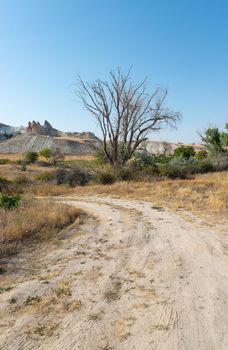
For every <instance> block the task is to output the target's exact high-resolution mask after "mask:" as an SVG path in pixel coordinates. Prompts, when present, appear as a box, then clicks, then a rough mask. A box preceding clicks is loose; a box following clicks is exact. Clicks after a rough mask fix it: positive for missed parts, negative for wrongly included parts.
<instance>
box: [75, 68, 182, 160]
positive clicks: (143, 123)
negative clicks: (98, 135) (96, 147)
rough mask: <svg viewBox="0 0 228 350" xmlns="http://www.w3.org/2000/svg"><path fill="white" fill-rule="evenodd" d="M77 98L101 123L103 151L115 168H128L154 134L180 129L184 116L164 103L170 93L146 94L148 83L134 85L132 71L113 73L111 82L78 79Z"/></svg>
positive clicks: (160, 90)
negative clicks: (131, 160) (168, 127)
mask: <svg viewBox="0 0 228 350" xmlns="http://www.w3.org/2000/svg"><path fill="white" fill-rule="evenodd" d="M78 86H79V87H78V90H77V95H78V96H79V98H80V100H81V102H82V104H83V105H84V107H85V109H86V110H87V111H89V112H90V113H91V114H92V115H93V116H94V117H95V118H96V119H97V122H98V126H99V128H100V130H101V132H102V135H103V149H104V154H105V156H106V158H107V159H108V161H109V162H110V163H112V164H124V163H125V162H126V161H127V160H128V159H130V158H131V157H132V155H133V154H134V152H135V150H136V149H137V147H138V146H139V145H140V144H141V143H142V141H144V140H145V139H146V138H147V137H148V135H149V134H150V133H151V132H153V131H158V130H160V129H161V128H162V127H164V126H167V125H169V126H172V127H174V126H175V125H176V122H177V120H178V119H180V117H181V116H180V113H177V112H173V111H172V110H170V109H168V108H167V107H166V106H165V104H164V102H165V98H166V96H167V90H163V89H161V88H157V89H155V90H154V91H153V93H152V94H148V93H147V92H146V79H145V80H143V81H142V82H140V83H137V84H134V83H133V82H132V80H131V78H130V70H129V71H128V73H126V74H125V73H123V72H122V71H121V69H117V72H112V71H111V72H110V80H109V81H105V80H100V79H98V80H96V81H95V82H92V83H88V82H85V81H83V80H82V79H81V78H80V77H79V79H78Z"/></svg>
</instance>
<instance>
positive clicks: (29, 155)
mask: <svg viewBox="0 0 228 350" xmlns="http://www.w3.org/2000/svg"><path fill="white" fill-rule="evenodd" d="M38 157H39V155H38V153H37V152H32V151H29V152H27V153H26V154H25V159H26V160H27V161H28V162H29V163H35V161H37V159H38Z"/></svg>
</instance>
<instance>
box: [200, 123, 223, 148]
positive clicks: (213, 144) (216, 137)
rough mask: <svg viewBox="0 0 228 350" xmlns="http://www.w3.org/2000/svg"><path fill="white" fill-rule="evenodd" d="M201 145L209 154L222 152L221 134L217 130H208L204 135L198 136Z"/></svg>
mask: <svg viewBox="0 0 228 350" xmlns="http://www.w3.org/2000/svg"><path fill="white" fill-rule="evenodd" d="M200 137H201V140H202V141H203V144H204V145H205V147H206V148H207V150H208V151H209V152H210V153H220V152H222V151H223V145H222V138H221V133H220V131H219V129H218V128H212V127H210V128H208V129H206V130H205V132H204V134H200Z"/></svg>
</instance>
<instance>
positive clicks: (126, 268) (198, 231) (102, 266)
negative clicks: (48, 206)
mask: <svg viewBox="0 0 228 350" xmlns="http://www.w3.org/2000/svg"><path fill="white" fill-rule="evenodd" d="M55 200H57V201H61V202H63V203H67V204H71V205H73V206H76V207H78V208H82V209H84V210H85V211H87V212H88V213H90V215H91V219H90V220H89V221H88V222H87V223H84V225H83V230H84V234H83V235H80V236H77V235H76V234H75V236H74V237H73V238H72V239H71V241H67V243H66V242H64V241H63V242H62V246H61V248H59V249H60V250H56V251H52V252H48V253H46V255H43V258H44V256H46V257H47V258H46V259H47V261H46V265H47V264H48V265H49V267H50V266H52V267H53V266H55V265H56V264H57V263H56V261H57V262H58V264H60V265H61V267H62V270H61V273H60V275H59V276H58V278H65V279H66V278H67V280H69V281H70V283H71V289H72V296H73V297H74V298H77V299H80V301H81V304H82V307H81V308H80V310H76V311H74V312H71V313H65V314H63V315H61V317H60V322H59V326H58V331H57V332H54V334H53V335H51V336H43V337H42V338H41V339H40V338H37V337H35V338H32V337H27V336H25V333H23V329H24V328H23V327H25V323H23V322H21V324H20V323H19V322H18V323H16V324H14V326H13V327H12V328H11V329H7V330H5V333H4V335H3V334H2V335H0V348H1V349H10V350H11V349H13V350H15V349H23V350H27V349H43V350H47V349H55V350H60V349H61V350H65V349H72V350H73V349H78V350H79V349H80V350H101V349H103V350H111V349H120V350H129V349H135V350H139V349H140V350H150V349H151V350H152V349H156V350H177V349H178V350H182V349H183V350H225V349H228V236H226V235H224V234H218V233H216V232H213V229H210V230H208V229H206V228H203V227H197V225H194V224H192V223H190V222H186V221H184V220H183V219H182V218H181V217H179V216H178V215H176V214H173V213H170V212H168V211H166V210H163V209H162V208H159V207H157V208H156V207H153V206H152V204H151V203H148V202H143V201H140V200H138V201H136V200H130V201H128V200H124V199H114V198H110V197H102V198H101V197H76V196H75V197H62V198H58V199H55ZM57 257H58V259H57ZM43 258H42V259H43ZM30 282H31V283H33V287H31V288H34V290H35V291H33V293H34V294H36V293H38V288H39V285H38V284H35V283H34V280H31V281H30ZM23 283H25V282H23ZM26 283H27V284H26V286H28V283H29V281H28V280H27V281H26ZM53 283H54V282H53ZM21 288H22V287H21ZM36 288H37V290H36ZM45 288H46V290H45V293H47V292H48V291H49V292H50V290H49V289H48V288H51V287H49V286H48V285H47V286H46V287H45ZM52 288H53V287H52ZM22 290H23V289H22ZM19 291H20V285H19V286H18V293H19ZM44 312H45V310H44ZM20 317H24V315H23V316H20ZM1 346H2V347H1Z"/></svg>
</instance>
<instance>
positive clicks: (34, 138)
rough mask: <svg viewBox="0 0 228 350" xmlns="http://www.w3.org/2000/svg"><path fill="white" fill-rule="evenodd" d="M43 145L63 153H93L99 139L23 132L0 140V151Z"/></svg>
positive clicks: (16, 150)
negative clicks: (58, 149)
mask: <svg viewBox="0 0 228 350" xmlns="http://www.w3.org/2000/svg"><path fill="white" fill-rule="evenodd" d="M45 147H47V148H50V149H57V148H60V149H61V151H62V153H64V154H93V153H95V152H96V150H97V148H98V147H99V141H94V140H83V139H77V140H76V139H73V138H67V137H66V138H64V137H53V136H49V135H28V134H24V135H18V136H15V137H12V138H10V139H7V140H4V141H1V142H0V153H23V152H27V151H40V150H41V149H43V148H45Z"/></svg>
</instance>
